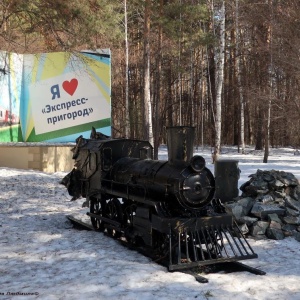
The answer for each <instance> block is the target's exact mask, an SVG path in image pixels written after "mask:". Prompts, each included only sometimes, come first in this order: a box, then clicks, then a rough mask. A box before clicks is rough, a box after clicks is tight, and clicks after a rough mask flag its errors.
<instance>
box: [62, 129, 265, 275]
mask: <svg viewBox="0 0 300 300" xmlns="http://www.w3.org/2000/svg"><path fill="white" fill-rule="evenodd" d="M97 135H99V133H96V132H95V130H94V128H93V130H92V134H91V138H90V139H84V138H82V137H79V138H78V139H77V140H76V146H75V147H74V148H73V149H72V151H73V158H74V159H75V167H74V169H73V170H72V172H71V173H70V174H68V175H67V176H66V178H65V179H64V181H65V183H64V184H65V185H66V186H67V188H68V191H69V194H70V195H72V196H73V200H75V199H77V198H79V197H80V196H82V197H85V198H86V199H87V201H86V202H87V204H88V206H89V208H90V212H89V213H87V214H88V215H89V216H90V218H91V223H92V225H93V227H94V228H95V230H98V231H105V232H106V233H107V234H108V235H110V236H112V237H114V238H119V239H120V240H122V241H123V242H125V243H127V244H128V245H130V246H131V247H133V248H135V249H139V250H141V251H142V252H143V253H144V254H145V255H147V256H149V257H151V258H152V259H154V260H155V261H156V262H158V263H160V264H163V265H165V266H167V267H168V269H169V271H175V270H186V269H191V268H194V267H196V266H205V265H212V264H218V263H223V264H224V265H225V264H227V263H236V262H237V261H239V260H244V259H250V258H256V257H257V255H256V254H255V253H254V252H253V250H252V248H251V246H250V245H249V243H248V242H247V240H246V239H245V238H244V237H243V235H242V234H241V232H240V230H239V228H238V226H237V225H236V223H235V222H234V220H233V218H232V216H231V215H228V214H227V213H225V210H224V207H223V205H222V203H221V202H220V200H219V199H215V198H214V195H215V177H214V175H213V174H212V173H211V171H210V170H209V169H208V168H207V167H206V166H205V159H204V158H203V157H202V156H199V155H195V156H193V142H194V128H193V127H187V126H180V127H170V128H168V129H167V145H168V160H166V161H162V160H153V156H152V152H153V151H152V150H153V149H152V146H151V144H150V143H149V142H147V141H139V140H132V139H110V138H108V137H106V136H104V135H101V134H100V137H99V136H97ZM228 190H230V189H228ZM224 193H225V194H226V190H225V191H224ZM238 264H239V265H240V266H241V265H242V264H240V263H238ZM243 266H244V265H243ZM246 268H247V269H248V271H250V272H251V271H252V272H254V273H257V274H263V272H261V273H259V272H258V271H257V270H256V269H253V268H250V267H247V266H246ZM251 269H252V270H251ZM254 270H256V271H254Z"/></svg>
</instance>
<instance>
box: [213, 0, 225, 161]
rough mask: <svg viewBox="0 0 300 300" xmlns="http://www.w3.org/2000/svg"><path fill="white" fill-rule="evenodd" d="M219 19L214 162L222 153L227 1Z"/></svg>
mask: <svg viewBox="0 0 300 300" xmlns="http://www.w3.org/2000/svg"><path fill="white" fill-rule="evenodd" d="M216 15H217V17H218V19H219V22H218V25H219V34H220V36H219V47H218V49H217V51H216V55H215V59H216V114H215V141H214V152H213V157H212V158H213V162H215V161H216V160H218V158H219V155H220V151H221V124H222V89H223V81H224V64H225V0H222V3H221V8H220V10H219V11H217V12H216Z"/></svg>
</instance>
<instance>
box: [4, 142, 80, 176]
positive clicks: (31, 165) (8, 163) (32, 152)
mask: <svg viewBox="0 0 300 300" xmlns="http://www.w3.org/2000/svg"><path fill="white" fill-rule="evenodd" d="M74 146H75V144H74V145H72V144H67V145H64V144H39V143H3V144H0V167H7V168H16V169H31V170H37V171H42V172H47V173H54V172H70V171H71V170H72V169H73V167H74V160H73V159H72V154H73V153H72V152H71V149H72V148H73V147H74Z"/></svg>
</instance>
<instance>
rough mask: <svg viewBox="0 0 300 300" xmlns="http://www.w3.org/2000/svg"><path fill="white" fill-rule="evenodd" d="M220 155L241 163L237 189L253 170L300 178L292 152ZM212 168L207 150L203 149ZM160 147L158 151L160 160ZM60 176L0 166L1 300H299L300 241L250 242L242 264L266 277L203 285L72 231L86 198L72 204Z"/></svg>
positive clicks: (219, 278) (236, 276)
mask: <svg viewBox="0 0 300 300" xmlns="http://www.w3.org/2000/svg"><path fill="white" fill-rule="evenodd" d="M222 151H223V154H222V158H225V159H228V158H230V159H237V160H239V167H240V169H241V178H240V180H239V185H240V184H242V183H243V182H245V181H247V180H248V176H249V175H250V174H253V173H255V172H256V171H257V169H267V170H271V169H275V170H283V171H288V172H292V173H293V174H294V175H295V176H296V177H298V178H299V179H300V156H296V155H294V151H295V150H294V149H292V148H284V149H282V148H281V149H272V150H271V155H270V157H269V163H268V164H263V163H262V157H263V153H261V152H257V151H253V150H251V148H247V154H246V155H240V154H238V153H237V152H236V150H235V151H233V150H232V148H230V147H228V148H226V147H223V149H222ZM197 153H199V154H202V155H203V156H204V157H205V158H206V159H207V166H208V167H209V168H210V169H212V170H213V165H212V164H211V157H210V151H209V150H207V149H206V150H205V151H201V149H200V148H199V149H198V150H197ZM165 157H166V148H165V147H162V148H161V149H160V158H161V159H164V158H165ZM65 174H66V173H55V174H46V173H42V172H34V171H30V170H16V169H8V168H3V167H2V168H1V167H0V189H1V193H0V300H2V299H100V300H102V299H124V300H125V299H126V300H134V299H137V300H138V299H139V300H140V299H145V300H152V299H160V300H163V299H166V300H169V299H201V300H202V299H239V300H242V299H272V300H275V299H278V300H282V299H287V300H293V299H294V300H296V299H300V285H299V282H300V255H299V253H300V243H299V242H297V241H295V240H294V239H293V238H286V239H284V240H282V241H274V240H252V239H249V243H250V244H251V246H252V247H253V249H254V251H255V252H256V253H257V254H258V259H252V260H248V261H243V263H245V264H248V265H250V266H253V267H256V268H259V269H261V270H263V271H265V272H266V273H267V274H266V275H265V276H259V275H253V274H251V273H247V272H241V273H230V274H224V273H215V274H208V275H205V277H206V278H208V280H209V283H206V284H200V283H198V282H197V281H196V280H195V279H194V277H192V276H190V275H187V274H183V273H179V272H174V273H169V272H167V270H166V269H165V268H164V267H162V266H159V265H157V264H156V263H154V262H152V261H151V260H150V259H148V258H146V257H144V256H143V255H141V254H139V253H136V252H134V251H130V250H128V249H126V248H124V247H123V246H121V245H120V244H119V243H118V242H117V241H115V240H113V239H111V238H109V237H107V236H105V235H103V234H102V233H96V232H92V231H79V230H76V229H73V228H72V225H71V224H70V222H69V221H68V220H67V219H66V216H67V215H75V216H76V215H84V213H85V212H86V209H84V208H82V207H81V205H82V203H83V201H84V199H79V200H77V201H75V202H70V199H71V196H69V195H68V193H67V191H66V189H65V187H64V186H62V185H60V184H59V181H60V180H61V179H62V178H63V177H64V175H65Z"/></svg>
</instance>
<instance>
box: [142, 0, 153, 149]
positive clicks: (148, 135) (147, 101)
mask: <svg viewBox="0 0 300 300" xmlns="http://www.w3.org/2000/svg"><path fill="white" fill-rule="evenodd" d="M150 6H151V0H146V1H145V14H144V107H145V132H144V138H145V140H148V141H149V142H150V143H151V145H153V144H154V142H153V129H152V107H151V94H150V41H149V39H150Z"/></svg>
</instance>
